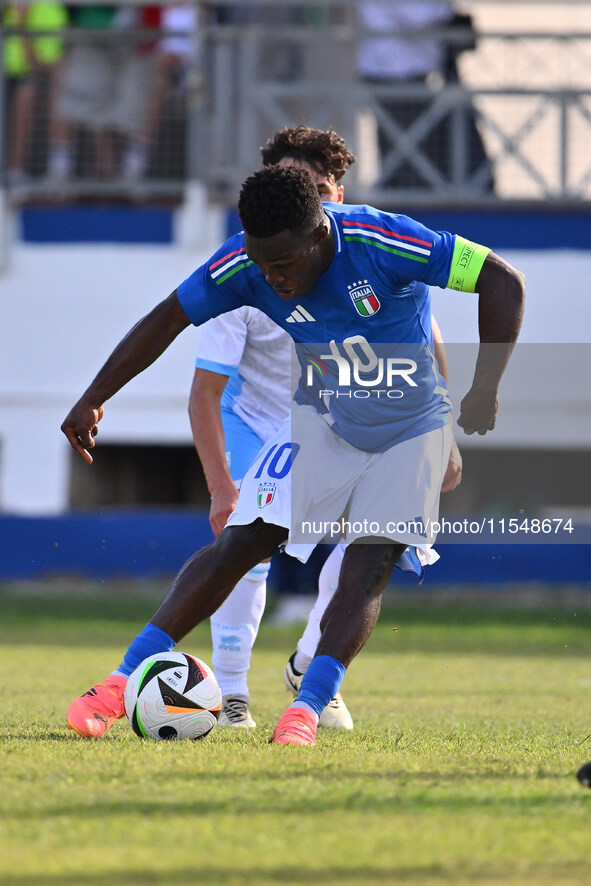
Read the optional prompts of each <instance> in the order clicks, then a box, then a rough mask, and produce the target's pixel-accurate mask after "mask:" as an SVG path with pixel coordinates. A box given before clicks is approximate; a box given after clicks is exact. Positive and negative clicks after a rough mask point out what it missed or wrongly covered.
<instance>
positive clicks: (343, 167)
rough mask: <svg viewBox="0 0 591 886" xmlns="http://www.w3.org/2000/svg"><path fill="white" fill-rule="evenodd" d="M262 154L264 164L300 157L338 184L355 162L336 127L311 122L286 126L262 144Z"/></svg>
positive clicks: (268, 164) (269, 164)
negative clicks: (321, 127) (316, 125)
mask: <svg viewBox="0 0 591 886" xmlns="http://www.w3.org/2000/svg"><path fill="white" fill-rule="evenodd" d="M261 156H262V158H263V164H264V165H265V166H271V165H274V164H275V163H279V161H280V160H282V159H283V158H284V157H292V158H293V159H294V160H300V161H302V162H303V163H307V164H308V165H309V166H311V167H312V168H313V169H315V170H316V172H318V173H319V174H320V175H331V176H332V177H333V178H334V180H335V182H336V184H337V185H338V184H340V183H341V181H342V178H343V176H344V175H345V173H346V171H347V170H348V168H349V166H351V164H352V163H355V156H354V154H352V153H351V151H350V150H349V148H348V147H347V143H346V142H345V139H344V138H341V136H340V135H339V134H338V133H337V132H335V131H334V129H312V127H310V126H284V127H283V129H280V130H279V131H278V132H276V133H275V135H274V136H273V138H270V139H269V141H268V142H267V144H266V145H264V146H263V147H262V148H261Z"/></svg>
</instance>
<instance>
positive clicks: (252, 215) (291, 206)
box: [238, 166, 324, 237]
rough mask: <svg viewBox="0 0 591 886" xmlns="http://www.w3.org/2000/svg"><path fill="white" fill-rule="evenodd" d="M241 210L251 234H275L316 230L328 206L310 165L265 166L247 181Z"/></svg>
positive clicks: (243, 186)
mask: <svg viewBox="0 0 591 886" xmlns="http://www.w3.org/2000/svg"><path fill="white" fill-rule="evenodd" d="M238 214H239V216H240V221H241V222H242V225H243V227H244V231H245V233H247V234H249V235H250V236H251V237H273V236H274V235H275V234H279V233H280V232H281V231H286V230H287V231H291V232H292V233H293V234H307V233H309V232H311V231H313V230H315V228H317V227H318V225H319V224H321V223H322V219H323V217H324V210H323V209H322V203H321V202H320V197H319V196H318V191H317V189H316V185H315V184H314V182H313V180H312V176H311V175H310V173H309V172H308V170H307V169H304V168H303V167H301V166H264V167H263V168H262V169H259V170H258V171H257V172H255V173H254V174H253V175H251V176H249V177H248V178H247V179H246V181H245V182H244V183H243V185H242V188H241V190H240V197H239V200H238Z"/></svg>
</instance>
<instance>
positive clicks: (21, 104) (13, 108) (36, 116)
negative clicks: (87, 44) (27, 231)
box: [3, 2, 68, 191]
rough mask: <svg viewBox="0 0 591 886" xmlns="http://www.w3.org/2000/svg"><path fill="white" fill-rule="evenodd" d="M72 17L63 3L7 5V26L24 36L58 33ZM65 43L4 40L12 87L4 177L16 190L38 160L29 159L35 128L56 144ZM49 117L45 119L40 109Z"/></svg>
mask: <svg viewBox="0 0 591 886" xmlns="http://www.w3.org/2000/svg"><path fill="white" fill-rule="evenodd" d="M67 23H68V15H67V11H66V8H65V6H64V5H63V4H62V3H53V2H44V3H9V4H6V5H5V6H4V12H3V25H4V27H5V28H8V29H13V28H14V29H23V30H25V31H30V32H34V31H59V30H60V29H62V28H64V27H66V25H67ZM63 52H64V47H63V41H62V40H61V39H60V38H59V37H57V36H56V37H54V36H51V34H40V35H39V36H33V35H31V36H30V37H29V36H26V34H17V33H13V34H10V33H9V34H8V35H7V36H6V38H5V41H4V74H5V76H6V79H7V86H8V127H7V128H8V146H7V169H6V177H7V183H8V187H9V188H10V189H12V190H13V191H14V190H15V189H21V188H23V187H26V184H27V181H28V179H29V177H30V171H31V169H34V168H35V167H36V165H37V164H38V160H39V158H38V157H31V146H32V143H33V139H34V137H35V135H36V125H38V124H39V122H40V121H41V119H43V122H44V123H46V125H47V128H48V130H49V142H50V144H51V143H52V142H54V141H55V139H56V133H55V126H56V121H55V117H54V114H53V99H54V94H55V91H56V88H57V84H58V77H59V73H60V62H61V60H62V57H63ZM42 109H43V110H44V111H45V114H41V110H42Z"/></svg>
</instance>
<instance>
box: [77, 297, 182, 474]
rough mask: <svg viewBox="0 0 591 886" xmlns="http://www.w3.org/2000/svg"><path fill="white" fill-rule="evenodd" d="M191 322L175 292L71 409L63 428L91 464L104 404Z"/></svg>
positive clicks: (140, 324) (145, 319)
mask: <svg viewBox="0 0 591 886" xmlns="http://www.w3.org/2000/svg"><path fill="white" fill-rule="evenodd" d="M189 322H190V321H189V318H188V317H187V315H186V314H185V312H184V310H183V309H182V307H181V305H180V303H179V300H178V298H177V296H176V290H175V292H173V293H172V294H171V295H169V296H168V298H165V299H164V301H161V302H160V304H158V305H156V307H155V308H154V309H153V310H152V311H150V313H149V314H147V315H146V316H145V317H143V318H142V319H141V320H140V321H139V322H138V323H136V325H135V326H134V327H133V328H132V329H130V331H129V332H128V333H127V335H126V336H125V338H124V339H122V341H120V342H119V344H118V345H117V347H116V348H115V350H114V351H113V353H112V354H111V356H110V357H109V359H108V360H107V362H106V363H105V365H104V366H103V367H102V369H100V370H99V372H98V374H97V375H96V377H95V378H94V380H93V381H92V382H91V383H90V385H89V386H88V388H87V389H86V391H85V392H84V393H83V394H82V396H81V397H80V399H79V400H78V402H77V403H76V404H75V405H74V406H73V407H72V409H71V410H70V412H69V413H68V415H67V416H66V418H65V419H64V421H63V423H62V426H61V429H62V431H63V432H64V434H65V435H66V437H67V438H68V440H69V442H70V445H71V446H72V448H73V449H75V450H76V452H78V453H79V454H80V455H81V456H82V458H83V459H84V460H85V461H87V462H88V463H89V464H92V456H91V454H90V452H89V451H88V450H89V449H92V448H93V447H94V438H95V437H96V435H97V433H98V423H99V421H100V420H101V419H102V417H103V415H104V406H103V404H104V403H105V401H106V400H108V399H109V398H110V397H112V396H113V395H114V394H116V393H117V391H119V390H121V388H123V387H125V385H126V384H127V383H128V382H129V381H131V379H132V378H135V376H136V375H139V374H140V372H143V370H144V369H147V367H148V366H150V365H151V364H152V363H154V361H155V360H157V359H158V357H160V355H161V354H163V353H164V351H165V350H166V349H167V347H168V346H169V345H170V344H171V343H172V342H173V341H174V340H175V338H176V337H177V335H178V334H179V333H180V332H182V331H183V329H186V327H187V326H188V325H189Z"/></svg>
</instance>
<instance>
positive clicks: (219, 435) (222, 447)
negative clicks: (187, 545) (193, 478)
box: [189, 368, 238, 536]
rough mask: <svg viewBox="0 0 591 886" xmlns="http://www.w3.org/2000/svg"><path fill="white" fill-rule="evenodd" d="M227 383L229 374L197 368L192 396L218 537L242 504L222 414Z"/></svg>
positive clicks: (197, 441) (199, 450) (194, 423)
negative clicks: (229, 464)
mask: <svg viewBox="0 0 591 886" xmlns="http://www.w3.org/2000/svg"><path fill="white" fill-rule="evenodd" d="M227 381H228V376H227V375H222V374H221V373H218V372H212V371H211V370H209V369H200V368H197V369H196V370H195V374H194V375H193V383H192V385H191V393H190V395H189V418H190V420H191V429H192V431H193V440H194V441H195V448H196V449H197V454H198V455H199V459H200V460H201V465H202V467H203V473H204V474H205V479H206V481H207V488H208V490H209V494H210V495H211V507H210V509H209V522H210V523H211V528H212V529H213V532H214V535H216V536H217V535H219V534H220V532H221V531H222V529H223V528H224V526H225V525H226V521H227V519H228V517H229V516H230V514H231V513H232V511H233V510H234V508H235V507H236V502H237V501H238V490H237V488H236V486H235V484H234V481H233V480H232V477H231V474H230V471H229V469H228V462H227V459H226V437H225V434H224V426H223V424H222V415H221V400H222V394H223V393H224V388H225V387H226V383H227Z"/></svg>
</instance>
